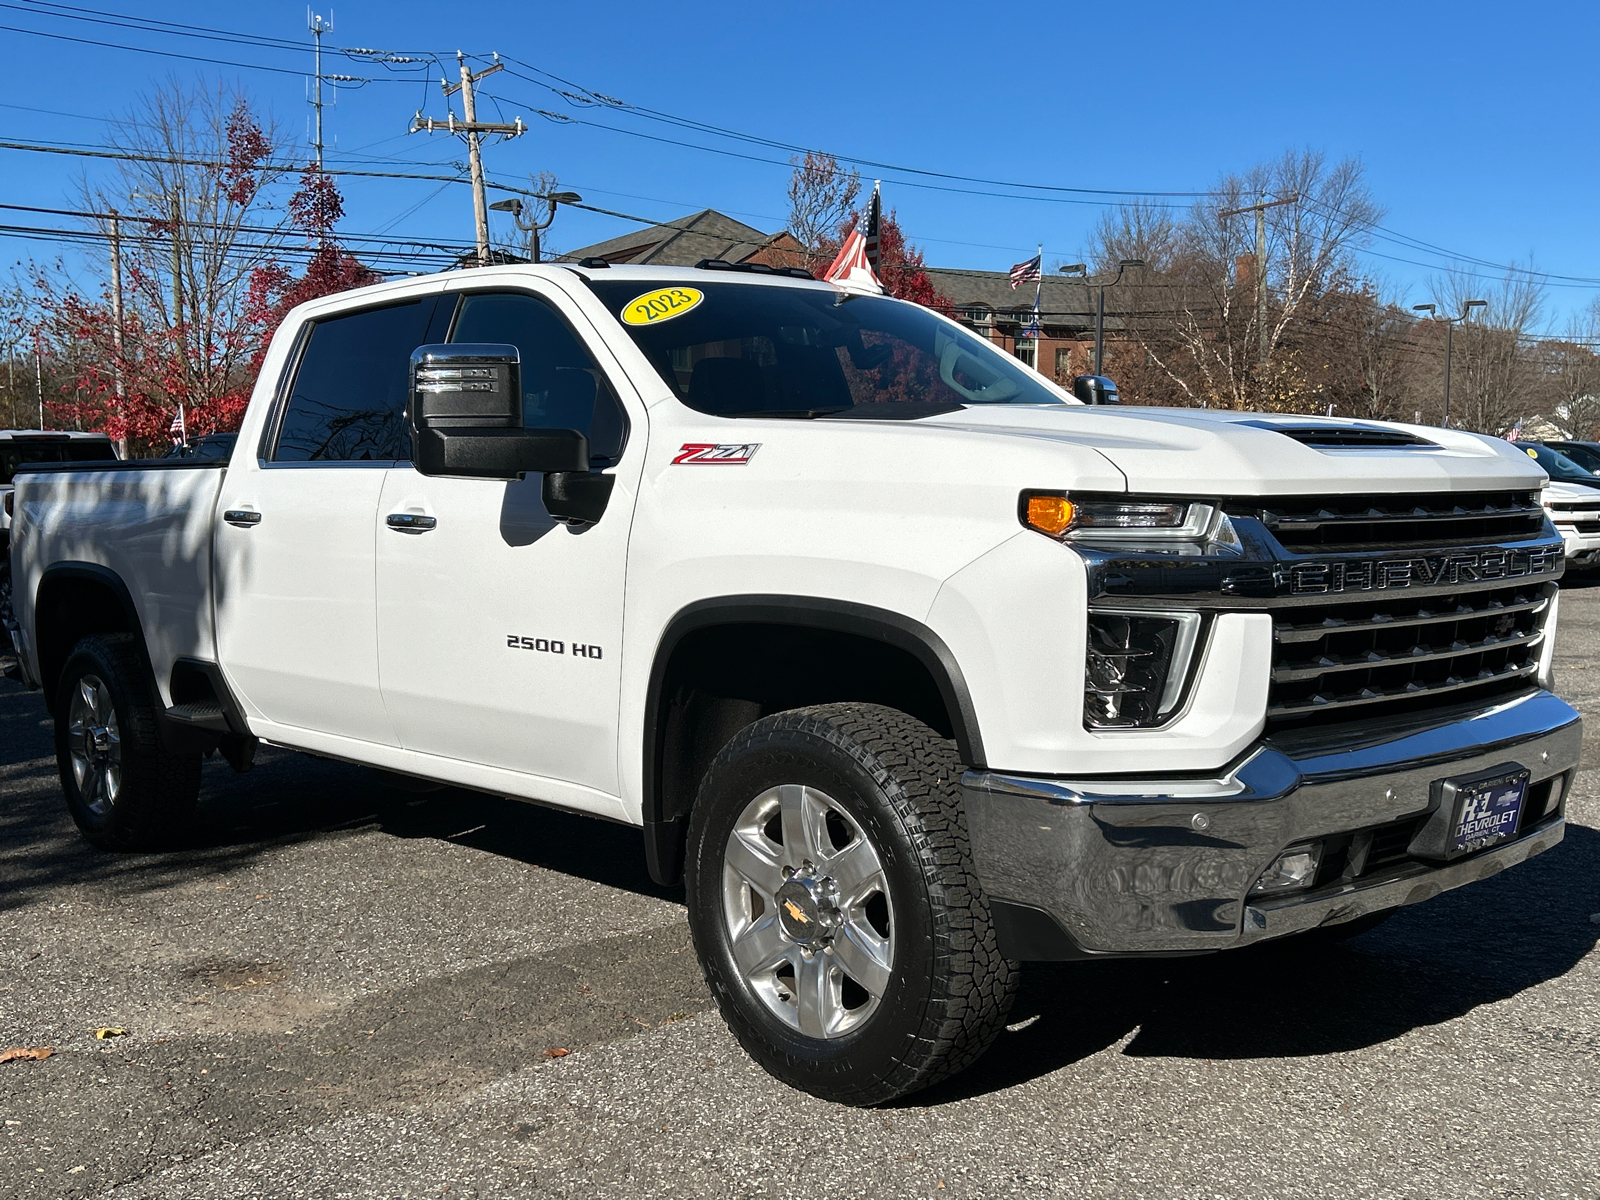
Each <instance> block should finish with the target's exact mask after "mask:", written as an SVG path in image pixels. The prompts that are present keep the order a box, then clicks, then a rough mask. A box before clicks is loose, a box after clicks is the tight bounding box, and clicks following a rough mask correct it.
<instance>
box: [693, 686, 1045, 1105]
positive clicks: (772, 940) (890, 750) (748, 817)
mask: <svg viewBox="0 0 1600 1200" xmlns="http://www.w3.org/2000/svg"><path fill="white" fill-rule="evenodd" d="M960 777H961V764H960V761H959V760H958V759H957V757H956V754H955V751H954V749H953V747H952V746H951V744H950V743H949V742H948V741H946V740H944V739H943V738H941V737H939V735H938V734H936V733H935V732H934V731H933V730H932V729H930V728H928V727H927V726H926V725H924V724H923V723H922V722H920V721H917V720H915V719H914V718H912V717H909V716H907V715H906V714H904V713H901V712H897V711H895V710H893V709H889V708H883V707H881V706H877V705H869V704H828V705H819V706H816V707H813V708H802V709H794V710H792V711H790V712H784V713H777V714H775V715H773V716H770V717H766V718H764V719H762V720H760V721H757V722H755V723H754V724H752V725H749V726H747V727H746V728H745V729H744V730H742V731H741V732H740V733H738V734H737V735H736V736H735V737H734V738H733V740H732V741H730V742H729V743H728V744H727V746H725V747H724V748H723V749H722V751H721V752H720V753H719V754H718V755H717V757H716V759H715V760H714V761H713V763H712V765H711V768H710V770H709V771H708V772H707V773H706V777H705V779H704V781H703V782H702V784H701V788H700V793H699V796H698V798H697V799H696V803H695V808H694V812H693V815H692V816H691V819H690V823H689V847H688V862H687V869H686V872H685V883H686V885H687V890H688V902H689V921H690V928H691V931H692V933H693V936H694V942H695V949H696V951H697V953H698V955H699V958H700V963H701V966H702V968H703V969H704V971H705V975H706V982H707V984H708V985H709V986H710V987H711V990H712V993H713V994H714V995H715V996H716V998H717V1003H718V1006H719V1007H720V1008H721V1010H722V1015H723V1017H724V1019H725V1020H726V1021H727V1022H728V1025H729V1026H730V1028H731V1029H732V1030H733V1032H734V1034H735V1035H736V1036H737V1037H738V1038H739V1041H740V1042H741V1043H742V1044H743V1045H744V1047H745V1049H746V1050H747V1051H748V1052H749V1054H750V1055H751V1057H753V1058H754V1059H755V1060H756V1061H757V1062H759V1063H760V1064H761V1065H762V1066H763V1067H765V1068H766V1069H767V1070H768V1071H769V1072H771V1073H772V1074H773V1075H776V1076H777V1077H778V1078H779V1079H782V1080H783V1081H784V1082H786V1083H789V1084H791V1085H793V1086H794V1087H797V1088H800V1089H802V1090H804V1091H807V1092H810V1093H811V1094H812V1095H815V1096H820V1097H822V1098H823V1099H826V1100H835V1101H839V1102H841V1103H845V1104H856V1105H871V1104H881V1103H884V1102H885V1101H888V1100H893V1099H895V1098H896V1097H899V1096H903V1095H906V1094H907V1093H910V1092H914V1091H917V1090H918V1089H920V1088H924V1087H927V1086H929V1085H930V1084H933V1083H936V1082H938V1081H939V1080H941V1079H944V1078H946V1077H948V1076H950V1075H953V1074H955V1073H956V1072H958V1071H961V1070H963V1069H965V1068H966V1067H967V1066H969V1065H971V1064H972V1063H973V1062H975V1061H976V1060H977V1059H978V1058H979V1057H980V1056H981V1055H982V1054H983V1052H984V1051H985V1050H987V1049H988V1047H989V1045H990V1043H992V1042H993V1040H994V1038H995V1037H996V1035H998V1034H999V1032H1000V1030H1001V1029H1002V1028H1003V1026H1004V1023H1005V1017H1006V1013H1007V1012H1008V1011H1009V1009H1010V1007H1011V1001H1012V998H1013V996H1014V995H1015V991H1016V985H1017V967H1016V964H1014V963H1011V962H1008V961H1007V960H1006V959H1004V958H1002V957H1001V956H1000V953H999V950H998V948H997V946H996V941H995V932H994V926H993V923H992V921H991V919H990V915H989V907H988V901H987V900H986V899H985V897H984V895H983V893H982V890H981V889H980V888H979V886H978V882H977V879H976V877H975V876H974V874H973V870H972V862H971V856H970V852H969V849H968V844H967V828H966V818H965V815H964V814H963V812H962V809H961V797H960V788H959V783H960Z"/></svg>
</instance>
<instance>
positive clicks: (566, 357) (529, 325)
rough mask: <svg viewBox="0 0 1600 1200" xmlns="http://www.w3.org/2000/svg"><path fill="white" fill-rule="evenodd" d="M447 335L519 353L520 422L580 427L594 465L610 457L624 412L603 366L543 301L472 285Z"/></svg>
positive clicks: (623, 431)
mask: <svg viewBox="0 0 1600 1200" xmlns="http://www.w3.org/2000/svg"><path fill="white" fill-rule="evenodd" d="M450 340H451V341H452V342H502V343H508V344H510V345H513V346H515V347H516V348H517V350H518V351H519V352H520V353H521V355H522V423H523V424H524V425H525V426H527V427H528V428H529V429H580V430H582V431H583V432H584V433H585V434H587V435H588V438H589V453H590V454H591V455H592V456H593V457H594V458H595V460H596V462H597V465H606V464H608V463H612V462H615V461H616V460H617V459H618V458H620V457H621V455H622V446H623V443H624V441H625V440H626V438H627V432H628V425H627V418H626V417H625V416H624V415H623V412H622V405H621V404H620V403H619V402H618V400H617V397H616V394H615V393H614V392H613V391H612V390H611V384H610V383H609V382H608V381H607V379H606V377H605V373H604V372H603V371H601V370H600V368H599V367H598V366H597V365H596V364H595V361H594V359H593V357H592V356H591V355H590V354H589V351H588V350H586V349H585V348H584V345H583V343H582V342H581V341H579V340H578V335H577V334H575V333H573V332H572V327H571V326H569V325H568V324H567V322H566V321H565V320H564V319H563V318H562V316H561V314H560V313H558V312H556V310H555V309H553V308H552V307H550V305H549V304H548V303H546V302H545V301H544V300H541V299H540V298H539V297H537V296H533V295H530V294H528V293H527V292H474V293H470V294H468V295H466V296H463V297H462V298H461V308H460V312H459V313H458V315H457V316H456V324H455V329H454V331H452V333H451V334H450Z"/></svg>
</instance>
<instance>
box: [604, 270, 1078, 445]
mask: <svg viewBox="0 0 1600 1200" xmlns="http://www.w3.org/2000/svg"><path fill="white" fill-rule="evenodd" d="M590 286H591V287H592V288H593V289H594V291H595V293H596V295H598V296H599V297H600V299H601V301H602V302H604V303H605V305H606V307H608V308H610V309H611V311H612V312H614V313H616V314H617V316H618V318H619V319H621V320H622V321H623V328H624V329H626V330H627V331H628V334H629V336H631V337H632V338H633V340H634V341H635V342H636V343H638V346H639V349H640V350H642V351H644V354H645V357H646V358H648V359H649V360H650V361H651V363H653V364H654V365H655V368H656V370H657V371H659V372H660V373H661V378H662V379H664V380H666V382H667V384H668V386H670V387H671V388H672V389H673V391H675V392H676V393H677V394H678V397H679V398H680V399H681V400H682V401H683V402H684V403H685V404H687V405H688V406H689V407H690V408H693V409H697V410H699V411H700V412H703V413H712V414H715V415H718V416H741V415H744V416H749V415H772V414H778V415H792V416H816V415H826V414H828V413H835V412H843V411H844V410H845V409H848V408H853V407H855V406H857V405H863V404H882V403H887V402H895V401H921V402H924V403H934V404H947V405H948V404H1061V403H1063V401H1062V398H1061V396H1060V394H1059V393H1058V392H1055V391H1053V390H1051V389H1049V388H1047V387H1046V386H1045V384H1044V381H1043V380H1041V379H1040V378H1039V376H1038V375H1036V374H1035V373H1034V372H1033V371H1031V370H1029V369H1028V368H1027V367H1024V366H1022V365H1021V364H1020V363H1018V362H1016V361H1015V360H1014V359H1011V358H1010V357H1009V356H1006V355H1003V354H998V353H996V352H995V349H994V347H993V346H992V345H991V344H989V343H987V342H985V341H983V340H982V339H980V338H977V337H975V336H974V335H972V334H970V333H968V332H967V331H966V330H965V329H962V328H961V327H960V326H958V325H953V324H951V323H950V322H948V321H941V320H940V319H939V318H938V317H936V316H934V314H933V313H931V312H929V311H928V310H927V309H925V308H921V307H919V306H917V305H915V304H908V303H905V302H903V301H900V300H891V299H888V298H887V297H881V296H848V295H845V294H842V293H839V292H835V291H834V290H833V289H832V288H821V287H816V286H807V285H796V286H793V287H787V286H785V287H774V286H763V285H753V284H736V283H720V282H719V283H707V282H704V281H701V282H697V283H695V284H694V285H693V286H692V287H691V286H690V285H689V284H684V285H682V286H681V287H673V286H672V285H670V284H669V285H666V286H663V285H661V284H656V285H655V286H653V287H652V286H648V285H646V284H644V283H643V282H641V281H640V280H638V279H634V280H607V279H604V278H602V279H598V280H592V281H591V282H590ZM694 293H699V295H698V298H697V297H696V296H695V295H694ZM672 299H676V300H678V302H679V311H677V312H674V311H672V309H671V307H670V304H669V303H668V302H669V301H670V300H672ZM652 304H656V305H657V306H658V307H657V309H654V310H653V309H652V308H651V305H652Z"/></svg>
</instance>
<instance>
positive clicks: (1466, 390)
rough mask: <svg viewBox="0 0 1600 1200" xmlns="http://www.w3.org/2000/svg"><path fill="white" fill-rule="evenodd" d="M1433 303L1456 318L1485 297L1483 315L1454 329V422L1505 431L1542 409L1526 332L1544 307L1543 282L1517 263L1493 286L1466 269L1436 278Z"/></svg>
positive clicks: (1478, 429) (1492, 431)
mask: <svg viewBox="0 0 1600 1200" xmlns="http://www.w3.org/2000/svg"><path fill="white" fill-rule="evenodd" d="M1431 290H1432V293H1433V302H1434V303H1435V304H1437V305H1438V306H1439V310H1440V311H1441V312H1443V313H1448V314H1450V315H1452V316H1454V315H1456V314H1460V313H1464V312H1466V311H1467V308H1466V302H1467V301H1468V300H1469V299H1482V300H1487V301H1488V305H1487V307H1485V308H1483V309H1481V310H1479V311H1481V313H1482V316H1481V317H1480V318H1474V319H1473V320H1471V321H1462V322H1461V323H1460V324H1459V325H1457V327H1456V331H1455V336H1454V338H1453V341H1454V358H1453V360H1452V362H1451V364H1450V372H1451V378H1450V411H1451V422H1452V424H1455V425H1458V426H1460V427H1462V428H1464V429H1470V430H1473V431H1475V432H1477V433H1490V434H1503V433H1505V432H1506V431H1507V430H1508V429H1510V428H1511V426H1512V425H1513V424H1514V423H1515V422H1516V421H1517V420H1518V419H1519V418H1521V417H1527V416H1532V415H1533V414H1534V413H1535V412H1536V411H1537V409H1538V407H1539V400H1540V394H1539V393H1540V383H1541V380H1540V379H1539V377H1538V373H1537V371H1536V369H1535V366H1534V363H1533V360H1532V357H1531V356H1530V355H1529V354H1528V353H1527V341H1528V336H1529V334H1530V333H1531V332H1532V330H1533V328H1534V326H1535V325H1537V324H1538V323H1539V318H1540V316H1541V314H1542V312H1543V309H1544V285H1543V284H1542V283H1540V282H1539V281H1538V279H1537V278H1536V277H1535V276H1534V275H1532V274H1530V273H1529V272H1528V271H1522V270H1517V269H1516V268H1515V267H1513V268H1512V269H1511V270H1510V271H1508V272H1507V273H1506V274H1505V276H1504V277H1503V278H1502V279H1501V280H1500V281H1499V282H1498V283H1494V284H1489V285H1487V286H1486V285H1485V283H1484V281H1483V280H1482V279H1480V278H1478V277H1477V276H1475V275H1469V274H1467V273H1466V272H1465V271H1459V270H1457V271H1450V272H1447V273H1446V274H1444V275H1443V276H1440V277H1439V278H1437V279H1435V280H1433V282H1432V285H1431Z"/></svg>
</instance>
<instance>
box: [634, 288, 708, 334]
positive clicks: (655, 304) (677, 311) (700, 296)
mask: <svg viewBox="0 0 1600 1200" xmlns="http://www.w3.org/2000/svg"><path fill="white" fill-rule="evenodd" d="M704 299H705V295H704V293H702V292H701V291H700V290H699V289H698V288H692V287H669V288H661V289H660V290H659V291H654V292H646V293H645V294H644V295H642V296H635V297H634V298H633V299H632V300H629V301H628V302H627V304H625V305H623V306H622V323H623V324H624V325H654V324H656V322H658V321H670V320H672V318H673V317H681V316H683V314H684V313H686V312H688V311H689V310H690V309H691V308H693V307H694V306H695V305H697V304H699V303H700V301H702V300H704Z"/></svg>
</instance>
